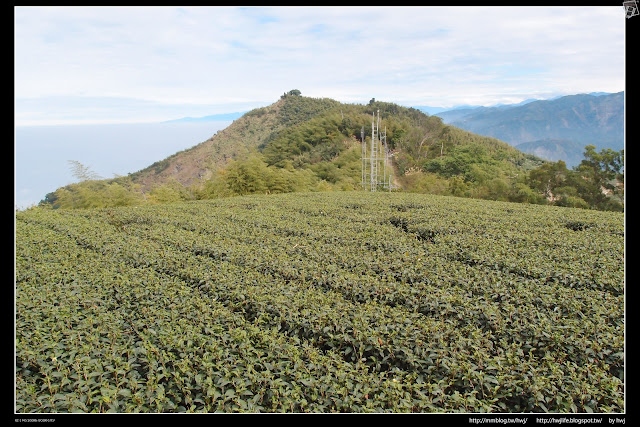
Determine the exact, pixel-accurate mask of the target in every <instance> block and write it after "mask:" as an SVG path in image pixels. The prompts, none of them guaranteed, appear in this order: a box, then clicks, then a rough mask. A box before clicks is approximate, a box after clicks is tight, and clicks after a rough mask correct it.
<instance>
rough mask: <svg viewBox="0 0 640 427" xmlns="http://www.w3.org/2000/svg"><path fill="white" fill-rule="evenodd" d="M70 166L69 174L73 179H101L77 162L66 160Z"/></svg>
mask: <svg viewBox="0 0 640 427" xmlns="http://www.w3.org/2000/svg"><path fill="white" fill-rule="evenodd" d="M67 162H68V163H69V164H70V165H71V166H70V167H71V173H72V174H73V176H74V177H76V178H77V179H79V180H80V181H90V180H94V179H102V177H101V176H100V175H98V174H97V173H95V172H94V171H92V170H91V169H89V167H88V166H85V165H83V164H82V163H80V162H79V161H77V160H67Z"/></svg>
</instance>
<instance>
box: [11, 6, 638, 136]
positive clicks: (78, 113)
mask: <svg viewBox="0 0 640 427" xmlns="http://www.w3.org/2000/svg"><path fill="white" fill-rule="evenodd" d="M625 19H626V18H625V12H624V9H623V7H622V3H620V4H619V5H615V6H586V7H582V6H581V7H578V6H560V7H555V6H554V7H550V6H535V7H524V6H514V7H506V6H493V7H470V6H462V7H461V6H457V7H456V6H445V7H435V6H419V7H409V6H402V7H389V6H381V7H364V6H354V7H346V6H324V7H322V6H320V7H295V6H283V7H254V6H251V7H231V6H201V7H169V6H129V7H127V6H111V7H102V6H77V7H76V6H58V7H55V6H54V7H45V6H17V7H14V20H15V26H14V28H15V34H14V35H15V61H14V64H15V68H14V70H15V78H14V100H15V125H16V126H34V125H75V124H104V123H144V122H158V121H163V120H172V119H177V118H181V117H201V116H207V115H212V114H222V113H231V112H242V111H248V110H251V109H253V108H257V107H262V106H266V105H270V104H272V103H274V102H276V101H277V100H278V99H279V97H280V95H282V94H283V93H285V92H288V91H290V90H292V89H298V90H300V91H301V93H302V95H303V96H310V97H319V98H331V99H335V100H337V101H340V102H345V103H358V104H366V103H368V102H369V100H370V99H371V98H375V99H377V100H380V101H385V102H393V103H397V104H400V105H403V106H427V105H428V106H438V107H445V108H450V107H454V106H457V105H495V104H500V103H503V104H509V103H517V102H520V101H523V100H525V99H530V98H536V99H548V98H551V97H555V96H560V95H571V94H576V93H590V92H619V91H622V90H624V82H625V80H624V79H625V74H624V73H625V66H624V61H625V55H624V53H625V32H624V27H625ZM632 19H636V18H632ZM637 19H640V18H637Z"/></svg>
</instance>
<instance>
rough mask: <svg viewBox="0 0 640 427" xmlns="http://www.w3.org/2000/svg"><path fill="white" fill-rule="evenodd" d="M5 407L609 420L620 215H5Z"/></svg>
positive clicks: (502, 211)
mask: <svg viewBox="0 0 640 427" xmlns="http://www.w3.org/2000/svg"><path fill="white" fill-rule="evenodd" d="M15 227H16V248H15V251H16V260H15V265H16V267H15V273H16V274H15V316H16V317H15V392H16V394H15V396H16V411H17V412H19V413H34V412H36V413H49V412H141V413H147V412H216V411H218V412H469V413H487V412H500V413H505V412H515V413H522V412H526V413H530V412H553V413H575V412H596V413H624V412H625V411H626V407H625V399H624V379H625V372H624V369H625V356H624V354H625V353H624V345H625V320H624V319H625V306H624V293H625V272H624V215H623V214H621V213H617V212H598V211H593V210H584V209H572V208H558V207H555V206H533V205H528V206H527V205H522V204H515V203H504V202H489V201H481V200H471V199H462V198H453V197H442V196H433V195H422V194H407V193H393V194H388V193H386V194H385V193H373V194H365V193H362V192H360V193H356V192H351V193H337V192H336V193H298V194H282V195H275V196H274V195H271V196H264V195H253V196H244V197H234V198H225V199H216V200H208V201H192V202H188V203H175V204H171V205H162V206H152V205H146V206H135V207H119V208H106V209H93V210H87V211H81V212H79V211H73V210H60V209H58V210H52V209H40V208H34V209H30V210H28V211H22V212H18V213H16V221H15Z"/></svg>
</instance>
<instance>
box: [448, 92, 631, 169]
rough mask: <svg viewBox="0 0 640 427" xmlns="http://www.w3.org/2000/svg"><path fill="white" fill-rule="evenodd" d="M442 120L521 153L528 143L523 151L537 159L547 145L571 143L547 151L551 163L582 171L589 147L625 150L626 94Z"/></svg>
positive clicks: (470, 112)
mask: <svg viewBox="0 0 640 427" xmlns="http://www.w3.org/2000/svg"><path fill="white" fill-rule="evenodd" d="M436 115H437V116H438V117H441V118H442V119H443V121H444V122H445V123H447V124H450V125H452V126H456V127H460V128H462V129H465V130H468V131H470V132H473V133H477V134H480V135H485V136H491V137H494V138H497V139H500V140H502V141H505V142H507V143H509V144H511V145H513V146H515V147H518V146H519V145H520V144H523V143H527V145H525V146H523V147H522V149H523V151H525V152H527V153H531V154H535V153H536V151H537V152H538V153H539V152H541V151H544V147H543V145H545V144H547V143H545V142H544V141H548V140H550V139H553V140H557V141H567V142H570V143H564V142H561V143H559V144H560V145H559V146H558V148H559V149H558V150H554V151H547V157H545V159H546V160H551V161H557V160H563V161H565V162H566V163H567V165H569V166H575V165H577V163H576V160H577V159H580V158H581V155H582V151H583V149H584V147H585V146H587V145H594V146H596V147H597V148H600V149H603V148H611V149H613V150H621V149H623V148H624V92H617V93H611V94H607V93H600V92H593V93H592V94H577V95H567V96H562V97H558V98H553V99H550V100H536V101H532V102H528V103H526V104H524V105H517V104H516V105H513V106H506V107H478V108H470V109H458V110H449V111H446V112H441V113H437V114H436ZM536 141H540V144H541V145H539V144H536ZM578 163H579V161H578Z"/></svg>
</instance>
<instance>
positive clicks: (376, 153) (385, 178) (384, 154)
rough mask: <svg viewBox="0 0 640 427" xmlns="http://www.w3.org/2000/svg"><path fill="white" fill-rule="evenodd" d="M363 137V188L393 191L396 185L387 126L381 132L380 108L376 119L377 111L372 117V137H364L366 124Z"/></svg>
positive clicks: (362, 131) (366, 189) (361, 132)
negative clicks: (392, 173)
mask: <svg viewBox="0 0 640 427" xmlns="http://www.w3.org/2000/svg"><path fill="white" fill-rule="evenodd" d="M360 136H361V139H362V189H363V190H365V191H391V190H394V189H395V186H394V185H393V184H392V182H391V170H392V168H391V164H390V154H389V147H388V146H387V128H386V127H385V129H384V133H382V134H381V133H380V110H378V117H377V121H376V116H375V113H372V117H371V139H370V141H369V143H367V140H366V139H365V137H364V126H363V127H362V130H361V131H360Z"/></svg>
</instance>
